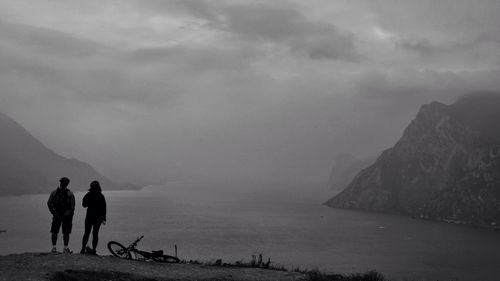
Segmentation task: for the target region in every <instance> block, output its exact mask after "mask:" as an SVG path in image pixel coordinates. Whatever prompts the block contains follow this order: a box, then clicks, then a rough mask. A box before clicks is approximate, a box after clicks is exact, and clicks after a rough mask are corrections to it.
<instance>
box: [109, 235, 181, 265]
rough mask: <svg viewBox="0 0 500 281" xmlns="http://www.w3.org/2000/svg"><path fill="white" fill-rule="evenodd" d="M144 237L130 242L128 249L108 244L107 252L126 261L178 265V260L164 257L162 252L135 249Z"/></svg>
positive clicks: (110, 242) (112, 243) (167, 256)
mask: <svg viewBox="0 0 500 281" xmlns="http://www.w3.org/2000/svg"><path fill="white" fill-rule="evenodd" d="M142 238H144V235H141V236H140V237H138V238H137V239H136V240H135V241H134V242H132V243H131V244H130V245H129V246H128V247H125V246H123V245H122V244H120V243H118V242H116V241H109V242H108V250H109V251H110V252H111V254H112V255H113V256H115V257H118V258H122V259H128V260H141V261H154V262H161V263H179V262H180V259H179V258H177V257H174V256H169V255H164V254H163V250H158V251H152V252H146V251H142V250H138V249H136V247H137V244H138V243H139V241H141V239H142ZM176 256H177V246H176Z"/></svg>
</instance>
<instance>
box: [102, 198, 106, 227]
mask: <svg viewBox="0 0 500 281" xmlns="http://www.w3.org/2000/svg"><path fill="white" fill-rule="evenodd" d="M101 196H102V220H103V221H106V198H105V197H104V195H102V194H101Z"/></svg>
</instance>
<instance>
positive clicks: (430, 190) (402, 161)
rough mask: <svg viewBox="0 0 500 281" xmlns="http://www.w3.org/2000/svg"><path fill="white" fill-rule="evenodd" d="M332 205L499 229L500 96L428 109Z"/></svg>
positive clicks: (476, 97) (487, 95) (436, 104)
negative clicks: (496, 226) (493, 226)
mask: <svg viewBox="0 0 500 281" xmlns="http://www.w3.org/2000/svg"><path fill="white" fill-rule="evenodd" d="M326 205H328V206H331V207H338V208H349V209H361V210H369V211H381V212H390V213H400V214H408V215H411V216H415V217H419V218H424V219H432V220H445V221H453V222H460V223H468V224H482V225H497V224H498V223H500V94H498V93H491V92H480V93H474V94H471V95H467V96H465V97H462V98H460V99H458V100H457V101H456V102H455V103H453V104H451V105H444V104H442V103H439V102H432V103H430V104H426V105H423V106H422V107H421V108H420V110H419V112H418V114H417V116H416V118H415V119H414V120H413V121H412V122H411V123H410V125H409V126H408V127H407V128H406V130H405V131H404V133H403V136H402V137H401V139H400V140H399V141H398V142H397V143H396V145H395V146H394V147H393V148H391V149H388V150H386V151H384V152H383V153H382V155H381V156H380V157H379V158H378V159H377V160H376V161H375V163H374V164H373V165H371V166H369V167H368V168H366V169H364V170H362V171H361V172H360V173H358V174H357V175H356V177H355V178H354V179H353V181H352V182H351V183H350V184H349V185H348V186H347V188H346V189H345V190H343V191H342V192H341V193H339V194H338V195H336V196H334V197H333V198H331V199H330V200H328V201H327V202H326Z"/></svg>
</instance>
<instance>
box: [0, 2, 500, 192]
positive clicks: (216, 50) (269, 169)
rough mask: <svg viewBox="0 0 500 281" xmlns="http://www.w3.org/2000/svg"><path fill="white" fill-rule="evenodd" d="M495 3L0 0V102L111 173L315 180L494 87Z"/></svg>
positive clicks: (499, 69) (46, 139) (34, 129)
mask: <svg viewBox="0 0 500 281" xmlns="http://www.w3.org/2000/svg"><path fill="white" fill-rule="evenodd" d="M499 13H500V1H496V0H479V1H469V0H438V1H435V0H423V1H416V0H415V1H410V0H398V1H396V0H394V1H389V0H359V1H352V0H338V1H333V0H307V1H299V0H276V1H269V0H267V1H258V0H256V1H250V0H246V1H243V0H227V1H225V0H211V1H208V0H165V1H160V0H148V1H140V0H120V1H118V0H116V1H110V0H99V1H96V0H86V1H76V0H64V1H62V0H61V1H55V0H36V1H28V0H16V1H7V0H0V112H3V113H5V114H8V115H10V116H11V117H13V118H14V119H15V120H17V121H18V122H19V123H21V124H22V125H23V126H24V127H25V128H27V129H28V131H30V132H31V133H32V134H33V135H34V136H36V137H37V138H38V139H39V140H41V141H42V142H43V143H44V144H46V145H47V146H48V147H50V148H51V149H53V150H55V151H56V152H58V153H60V154H62V155H64V156H66V157H74V158H78V159H80V160H82V161H86V162H88V163H90V164H91V165H93V166H94V167H96V168H97V169H98V170H99V171H101V172H103V173H104V174H106V175H108V176H110V177H111V178H113V179H116V180H122V181H148V180H151V181H158V180H160V181H161V180H170V179H174V178H176V177H179V176H180V177H198V176H200V177H211V178H222V179H242V180H272V181H295V182H311V181H313V182H321V181H326V180H327V179H328V176H329V173H330V170H331V167H332V164H333V162H334V159H335V156H336V155H337V154H340V153H349V154H352V155H354V156H356V157H373V156H374V155H377V154H379V153H380V152H381V151H382V150H383V149H386V148H389V147H391V146H392V145H394V143H395V142H396V141H397V139H398V138H399V137H400V136H401V134H402V131H403V130H404V128H405V127H406V126H407V125H408V124H409V122H410V121H411V120H412V118H413V117H414V116H415V114H416V112H417V111H418V108H419V107H420V105H421V104H424V103H429V102H431V101H435V100H436V101H441V102H444V103H450V102H452V101H453V100H454V99H456V98H457V97H458V96H460V95H463V94H466V93H468V92H472V91H477V90H493V91H498V90H500V82H499V79H498V77H500V75H499V74H500V52H499V50H500V17H498V14H499Z"/></svg>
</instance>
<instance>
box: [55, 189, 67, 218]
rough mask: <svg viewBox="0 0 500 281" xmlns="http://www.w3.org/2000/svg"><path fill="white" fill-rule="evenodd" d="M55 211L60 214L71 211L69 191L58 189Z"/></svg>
mask: <svg viewBox="0 0 500 281" xmlns="http://www.w3.org/2000/svg"><path fill="white" fill-rule="evenodd" d="M53 204H54V209H55V210H56V212H58V213H63V212H65V211H67V210H69V209H70V207H71V199H70V197H69V190H68V189H57V190H56V194H54V201H53Z"/></svg>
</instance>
